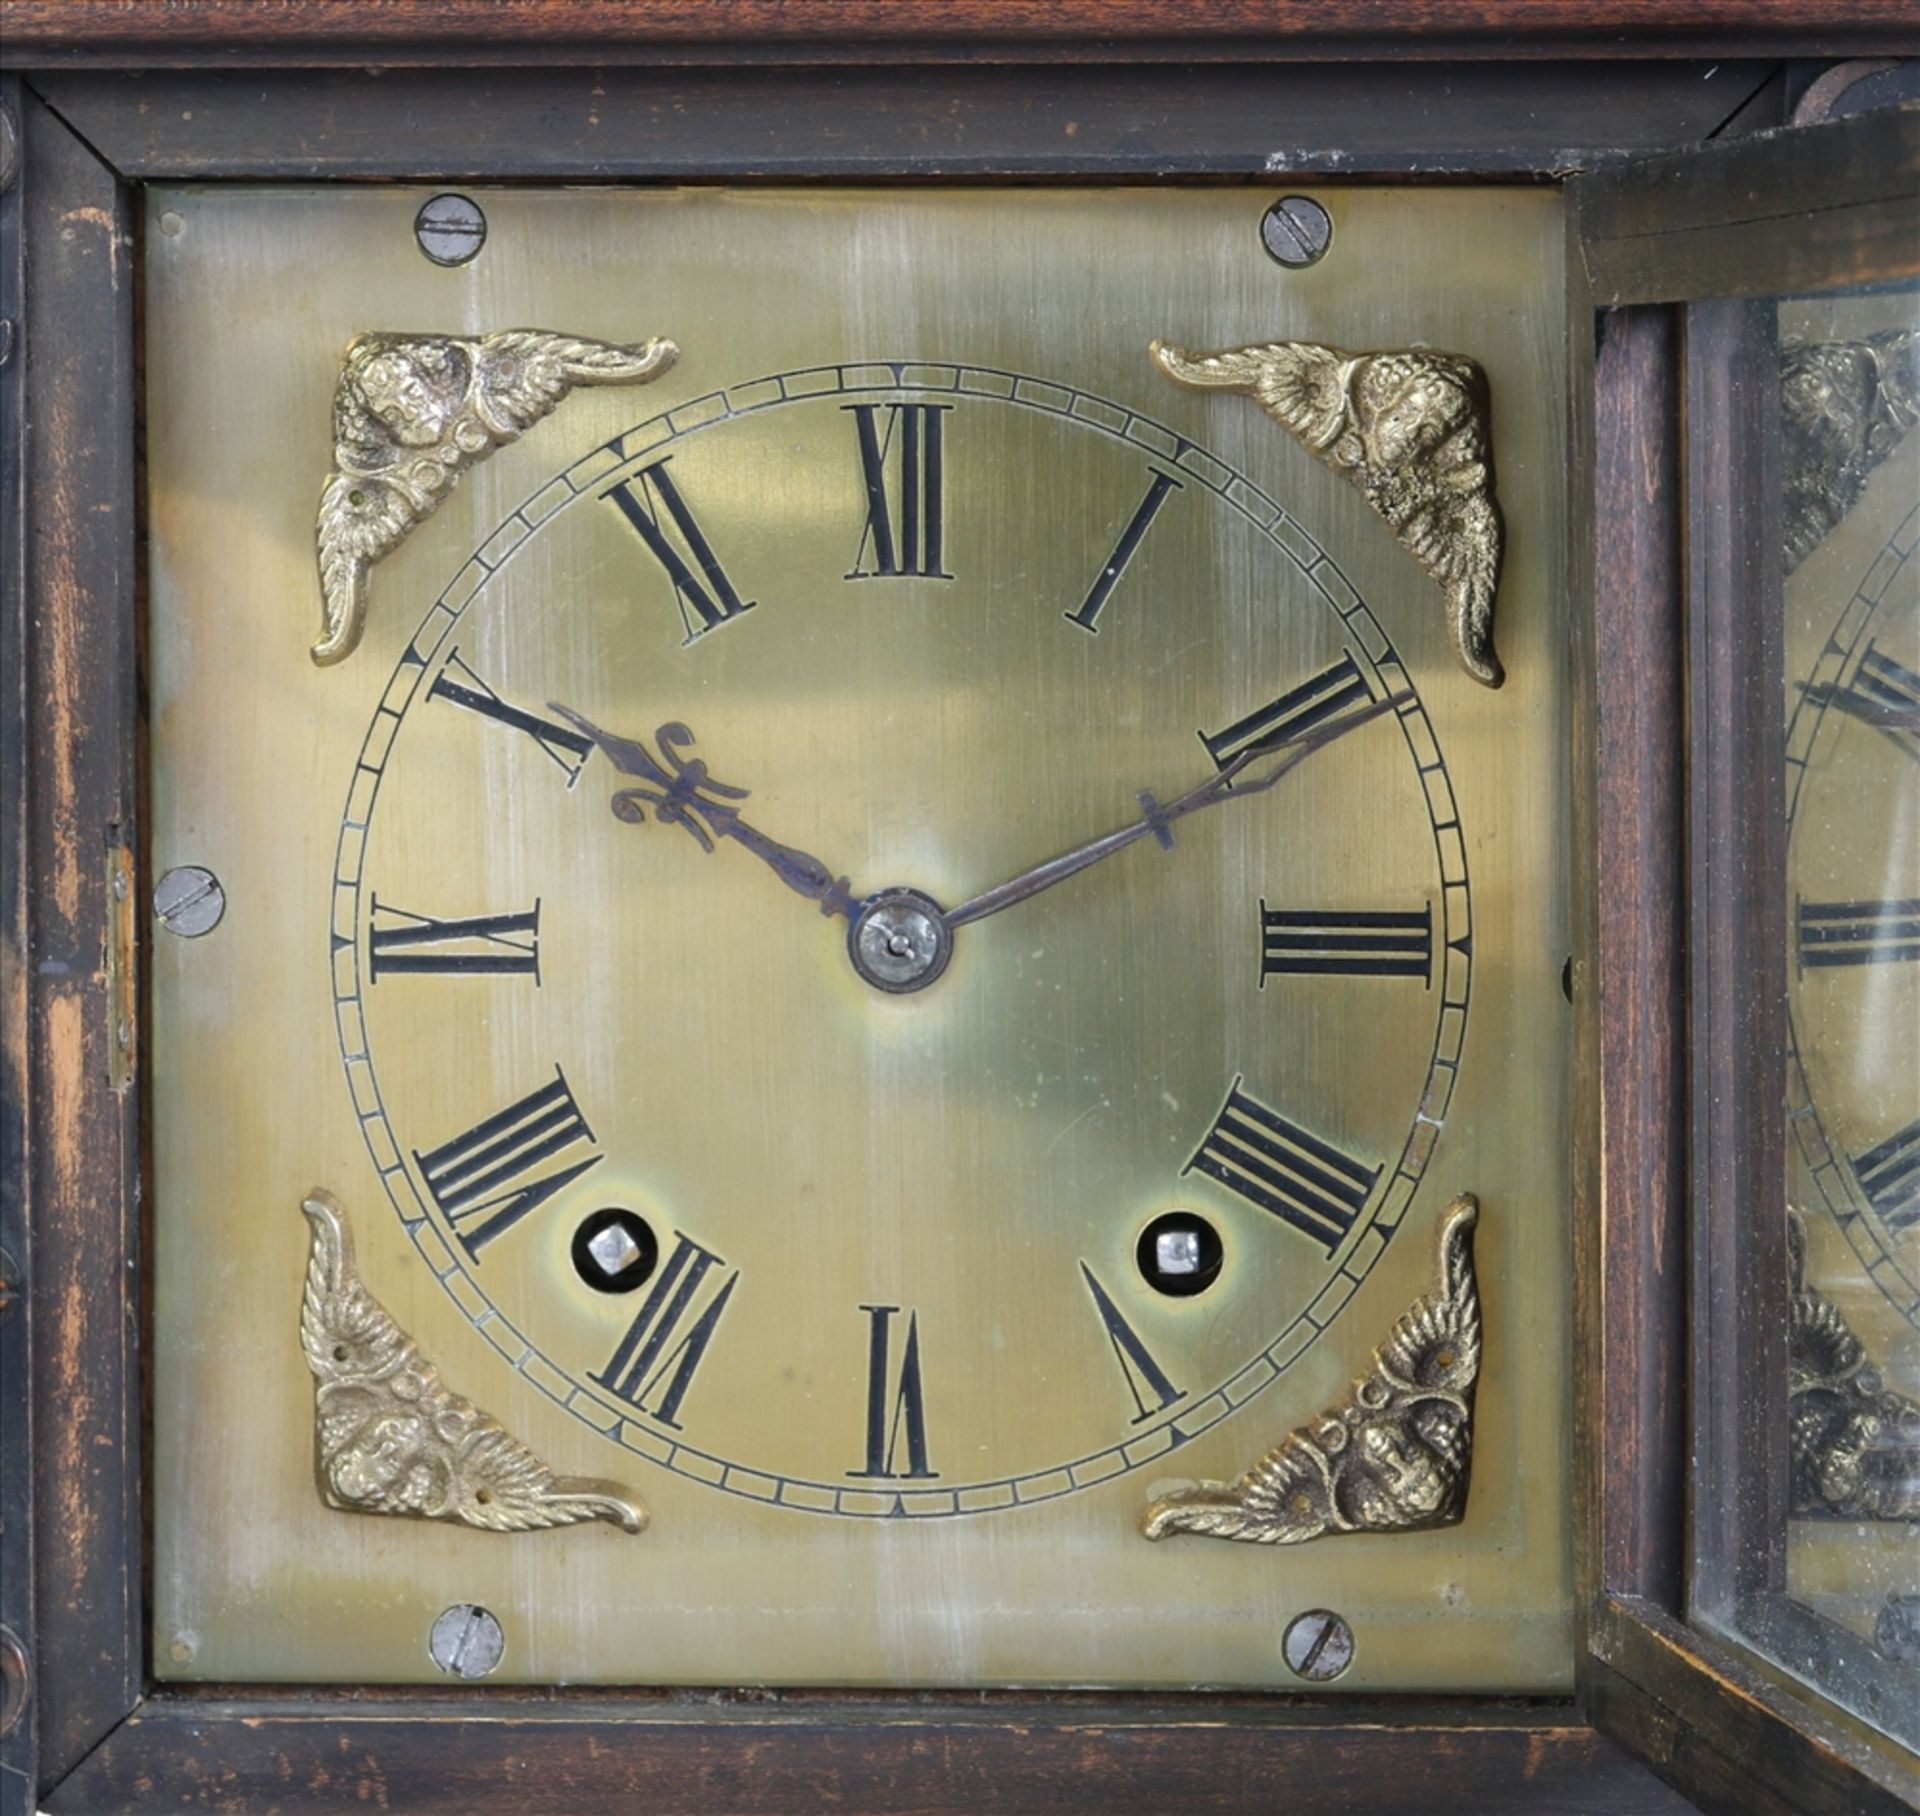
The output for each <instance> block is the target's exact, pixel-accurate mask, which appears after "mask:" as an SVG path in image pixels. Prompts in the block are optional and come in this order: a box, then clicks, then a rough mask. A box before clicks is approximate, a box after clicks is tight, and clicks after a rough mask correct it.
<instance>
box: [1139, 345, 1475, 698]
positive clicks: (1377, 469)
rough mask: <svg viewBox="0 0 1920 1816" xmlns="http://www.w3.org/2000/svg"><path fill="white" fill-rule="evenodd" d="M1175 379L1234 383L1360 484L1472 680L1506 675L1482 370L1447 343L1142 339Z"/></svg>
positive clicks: (1193, 383) (1223, 386)
mask: <svg viewBox="0 0 1920 1816" xmlns="http://www.w3.org/2000/svg"><path fill="white" fill-rule="evenodd" d="M1149 351H1150V353H1151V355H1152V357H1153V362H1154V364H1155V365H1157V366H1158V367H1159V368H1160V370H1161V371H1162V372H1163V373H1165V374H1166V376H1167V377H1168V378H1170V379H1172V380H1173V381H1174V383H1175V384H1180V385H1185V386H1187V387H1188V388H1189V389H1192V390H1196V391H1208V390H1220V391H1243V392H1246V393H1247V394H1248V395H1250V396H1252V397H1254V398H1255V399H1257V400H1258V401H1259V404H1260V407H1261V408H1262V409H1263V410H1265V411H1266V413H1267V414H1268V415H1269V416H1271V417H1272V418H1273V420H1274V421H1275V422H1277V423H1278V424H1279V425H1280V426H1281V428H1283V429H1285V430H1286V432H1287V433H1288V434H1289V435H1291V436H1292V437H1293V438H1294V440H1296V441H1297V442H1299V443H1300V445H1301V446H1302V447H1303V448H1305V449H1306V450H1307V452H1308V453H1309V454H1311V455H1313V457H1314V458H1315V459H1316V460H1318V461H1320V462H1321V463H1322V464H1323V465H1325V466H1328V467H1331V468H1332V469H1333V471H1334V472H1336V473H1338V474H1339V475H1340V476H1341V477H1342V478H1343V479H1346V480H1348V481H1349V482H1350V483H1352V484H1353V485H1355V486H1358V487H1359V489H1360V490H1361V491H1362V492H1364V493H1365V494H1366V499H1367V503H1368V504H1370V505H1371V506H1372V507H1373V508H1374V510H1375V512H1376V513H1378V515H1379V516H1380V517H1382V518H1383V519H1384V520H1385V522H1386V524H1387V527H1388V528H1389V529H1391V530H1392V531H1393V533H1394V535H1395V537H1396V538H1397V539H1398V540H1399V543H1400V546H1401V547H1402V548H1404V549H1405V550H1406V551H1407V552H1408V553H1409V554H1410V555H1412V556H1413V558H1414V559H1415V560H1416V561H1417V562H1419V563H1420V565H1421V566H1422V567H1423V568H1424V569H1425V570H1426V571H1427V573H1428V574H1429V575H1430V576H1431V577H1432V578H1433V579H1434V580H1435V581H1437V582H1438V583H1439V586H1440V589H1441V591H1442V593H1443V594H1444V595H1445V596H1446V609H1447V632H1448V635H1449V636H1450V637H1451V638H1452V640H1453V648H1454V653H1455V654H1456V655H1457V656H1458V657H1459V658H1460V662H1461V664H1462V666H1463V667H1464V668H1465V669H1466V671H1467V673H1468V674H1470V675H1471V676H1473V678H1474V679H1475V680H1476V681H1480V682H1483V683H1484V684H1485V685H1486V686H1488V687H1498V686H1499V685H1500V683H1501V682H1502V680H1504V679H1505V674H1504V671H1503V670H1502V669H1501V666H1500V658H1499V657H1498V656H1496V655H1495V654H1494V649H1493V601H1494V594H1495V592H1496V591H1497V590H1498V588H1499V585H1500V561H1501V556H1502V554H1503V552H1504V550H1505V547H1506V526H1505V524H1504V522H1503V521H1502V519H1501V516H1500V506H1499V504H1498V503H1497V502H1496V501H1495V499H1494V495H1493V424H1492V414H1491V408H1490V405H1489V402H1488V396H1487V377H1486V374H1485V373H1484V372H1483V371H1482V370H1481V369H1480V367H1479V366H1478V365H1476V364H1475V363H1474V361H1472V360H1470V359H1466V358H1463V357H1462V356H1461V355H1459V354H1456V353H1428V352H1424V351H1410V352H1380V353H1348V352H1346V351H1345V350H1343V349H1342V348H1339V347H1328V346H1323V345H1321V344H1320V343H1319V342H1317V341H1272V342H1269V343H1268V344H1266V345H1265V346H1253V347H1235V348H1231V349H1228V350H1227V351H1224V352H1220V353H1188V352H1187V351H1186V350H1185V349H1184V348H1181V347H1176V346H1174V345H1172V344H1171V343H1169V342H1167V341H1155V342H1154V343H1153V345H1152V347H1151V348H1150V349H1149Z"/></svg>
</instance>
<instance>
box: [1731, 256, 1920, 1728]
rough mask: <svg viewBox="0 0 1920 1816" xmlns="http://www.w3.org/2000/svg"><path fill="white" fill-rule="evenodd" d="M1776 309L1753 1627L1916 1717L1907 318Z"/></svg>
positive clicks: (1835, 1677)
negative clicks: (1765, 1289) (1780, 919)
mask: <svg viewBox="0 0 1920 1816" xmlns="http://www.w3.org/2000/svg"><path fill="white" fill-rule="evenodd" d="M1917 300H1920V299H1917V297H1916V292H1915V291H1914V290H1913V289H1911V288H1908V289H1904V290H1895V291H1891V292H1889V291H1884V290H1883V291H1877V292H1874V293H1869V294H1861V295H1846V296H1825V297H1811V298H1796V299H1790V300H1785V301H1783V302H1782V303H1781V304H1780V306H1779V317H1778V325H1779V339H1780V371H1781V393H1780V404H1781V408H1780V445H1779V462H1780V492H1781V538H1782V549H1783V556H1784V563H1783V565H1784V570H1785V582H1784V587H1783V609H1784V624H1783V630H1784V637H1783V649H1784V661H1785V677H1784V679H1785V684H1786V695H1785V708H1786V714H1787V732H1786V739H1787V742H1786V792H1787V799H1786V810H1787V815H1788V843H1787V879H1786V888H1787V892H1788V899H1787V902H1786V927H1787V941H1788V947H1789V950H1788V952H1787V954H1786V958H1787V998H1788V1021H1789V1030H1790V1032H1789V1048H1788V1053H1787V1078H1786V1089H1787V1112H1788V1140H1787V1174H1786V1189H1787V1199H1788V1206H1787V1213H1788V1253H1789V1270H1788V1274H1789V1277H1788V1286H1789V1292H1790V1300H1791V1305H1790V1316H1791V1357H1790V1363H1789V1393H1790V1407H1789V1419H1788V1449H1789V1470H1790V1492H1789V1523H1788V1532H1787V1543H1786V1585H1785V1588H1786V1594H1785V1596H1784V1597H1783V1598H1777V1599H1776V1601H1775V1603H1774V1605H1773V1606H1771V1608H1770V1610H1763V1609H1760V1608H1756V1609H1754V1610H1752V1611H1751V1617H1750V1618H1749V1619H1747V1620H1746V1621H1745V1623H1744V1624H1745V1625H1747V1626H1748V1628H1749V1632H1748V1634H1747V1637H1748V1638H1749V1639H1751V1640H1752V1641H1753V1642H1754V1643H1755V1644H1757V1645H1758V1646H1759V1647H1760V1648H1761V1649H1762V1650H1763V1651H1765V1652H1767V1653H1768V1654H1769V1655H1770V1656H1772V1657H1773V1658H1774V1659H1775V1660H1776V1662H1778V1663H1779V1664H1781V1665H1782V1666H1784V1667H1786V1668H1787V1669H1789V1670H1791V1671H1793V1672H1794V1673H1795V1674H1796V1675H1798V1676H1801V1677H1804V1678H1806V1679H1808V1680H1809V1681H1810V1682H1812V1683H1813V1684H1814V1685H1815V1686H1816V1687H1817V1688H1819V1689H1821V1690H1822V1691H1824V1692H1825V1693H1826V1694H1828V1695H1829V1696H1832V1697H1833V1698H1834V1699H1835V1700H1836V1701H1838V1702H1839V1703H1841V1704H1842V1705H1843V1706H1845V1707H1847V1708H1849V1709H1851V1710H1852V1711H1853V1712H1854V1713H1855V1714H1857V1715H1859V1716H1861V1717H1863V1718H1864V1719H1866V1720H1867V1721H1869V1722H1870V1723H1871V1724H1873V1725H1874V1726H1875V1727H1877V1728H1879V1729H1881V1730H1883V1731H1884V1732H1887V1733H1890V1734H1892V1735H1894V1736H1895V1737H1897V1738H1899V1739H1901V1740H1903V1741H1904V1742H1905V1744H1907V1745H1908V1746H1913V1745H1915V1744H1916V1738H1915V1734H1914V1728H1915V1726H1916V1722H1920V1643H1917V1642H1920V1596H1916V1591H1920V1524H1916V1523H1915V1522H1916V1521H1920V1404H1916V1399H1917V1398H1920V559H1916V555H1917V554H1920V551H1917V550H1916V538H1917V537H1920V434H1915V433H1912V431H1913V429H1914V425H1915V422H1916V418H1920V311H1917V309H1916V302H1917Z"/></svg>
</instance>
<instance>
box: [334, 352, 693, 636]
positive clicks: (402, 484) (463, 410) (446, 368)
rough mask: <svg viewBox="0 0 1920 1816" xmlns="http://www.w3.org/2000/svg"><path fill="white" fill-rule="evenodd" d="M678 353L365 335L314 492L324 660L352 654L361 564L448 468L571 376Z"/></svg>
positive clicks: (530, 412)
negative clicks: (329, 459) (327, 464)
mask: <svg viewBox="0 0 1920 1816" xmlns="http://www.w3.org/2000/svg"><path fill="white" fill-rule="evenodd" d="M678 356H679V349H678V348H676V347H675V346H674V344H673V342H672V341H669V340H659V339H654V340H649V341H646V342H643V343H642V344H641V345H639V346H637V347H616V346H612V345H609V344H608V343H607V342H605V341H596V340H580V339H576V338H574V337H573V336H570V335H564V334H549V333H547V332H546V331H545V330H543V329H539V328H508V329H506V330H504V331H503V332H501V333H499V334H485V335H481V336H480V337H479V338H477V339H473V340H462V339H458V338H456V337H454V336H452V335H445V334H362V335H359V336H357V337H356V338H355V339H354V340H353V341H352V342H351V343H350V344H349V345H348V347H347V351H346V357H345V359H344V360H343V361H342V362H341V366H340V382H339V384H338V385H337V386H336V387H335V390H334V394H333V473H332V475H331V476H330V477H329V478H328V480H327V483H326V484H325V486H324V487H322V488H321V492H320V517H319V522H318V524H317V526H316V528H315V532H314V534H315V541H316V545H317V548H318V553H319V562H320V594H321V602H322V614H323V615H322V620H321V622H322V633H321V637H320V641H319V642H318V643H316V644H315V645H314V646H313V659H314V661H315V662H316V663H319V664H320V665H321V666H322V667H325V666H326V665H327V664H329V663H334V662H338V661H340V660H342V659H343V658H344V657H346V656H349V655H351V654H352V653H353V651H354V649H355V648H356V647H357V646H358V644H359V642H360V631H361V627H362V625H363V624H364V622H365V620H366V611H367V569H368V568H369V567H370V566H371V565H372V564H373V563H374V562H376V561H378V560H379V559H380V558H381V556H383V555H388V554H391V553H392V552H393V550H395V549H396V548H398V547H399V546H400V544H401V543H402V542H404V541H405V540H406V539H407V537H408V536H409V535H410V534H411V533H412V531H413V529H414V527H415V525H417V524H418V523H420V522H421V521H422V520H423V519H424V518H426V517H429V516H431V515H432V514H433V512H434V511H435V510H436V509H437V508H438V507H439V504H440V501H441V499H443V498H444V497H445V496H446V495H447V493H448V491H449V490H450V489H451V488H452V486H453V483H454V481H455V480H456V479H458V478H459V477H460V475H461V474H462V473H464V472H465V471H466V470H467V468H468V467H470V466H473V465H475V464H476V463H477V462H479V461H482V460H485V459H486V457H487V456H488V455H489V454H491V453H492V452H493V451H494V449H495V448H500V447H505V446H506V444H507V443H508V442H510V441H517V440H518V439H519V438H520V436H521V435H522V434H524V433H525V432H526V431H527V430H528V429H529V428H531V427H532V426H533V425H534V424H535V423H536V422H538V421H539V420H540V419H541V417H543V416H547V415H550V414H551V413H552V412H553V411H554V410H556V409H557V408H559V406H560V403H561V400H562V399H564V398H565V397H566V395H567V393H568V392H569V391H571V390H572V389H573V387H574V386H575V385H637V384H643V383H645V381H646V380H648V379H650V378H657V377H658V376H659V375H660V374H661V373H662V372H664V371H666V369H667V368H668V367H669V366H671V365H672V364H673V362H674V360H675V359H676V358H677V357H678Z"/></svg>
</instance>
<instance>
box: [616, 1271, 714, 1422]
mask: <svg viewBox="0 0 1920 1816" xmlns="http://www.w3.org/2000/svg"><path fill="white" fill-rule="evenodd" d="M725 1266H726V1263H725V1262H724V1261H722V1260H721V1259H720V1257H719V1256H718V1255H716V1254H715V1253H714V1252H713V1251H712V1250H711V1249H708V1248H703V1247H701V1245H700V1244H699V1243H697V1242H695V1241H693V1240H692V1239H691V1238H690V1237H687V1236H682V1235H678V1234H676V1235H675V1237H674V1239H673V1252H672V1253H671V1254H670V1255H668V1257H667V1262H666V1265H665V1266H664V1267H663V1268H661V1270H660V1272H659V1274H658V1275H657V1276H655V1279H654V1282H653V1285H652V1286H651V1287H649V1288H648V1290H647V1296H646V1299H645V1300H644V1302H643V1303H642V1304H641V1307H640V1310H639V1311H638V1312H637V1313H636V1314H635V1316H634V1320H633V1323H632V1324H631V1325H629V1326H628V1328H627V1334H626V1335H625V1336H624V1337H622V1338H621V1339H620V1345H619V1347H618V1348H617V1349H616V1350H615V1351H614V1352H613V1354H612V1356H611V1357H609V1358H608V1361H607V1365H606V1367H605V1368H604V1369H602V1370H601V1371H600V1372H599V1373H598V1374H597V1375H594V1376H593V1377H592V1378H593V1379H594V1380H596V1381H598V1382H599V1383H600V1385H601V1386H602V1387H605V1388H607V1389H609V1390H610V1391H611V1392H613V1393H615V1394H617V1395H619V1397H620V1398H621V1399H623V1400H625V1401H626V1402H627V1403H628V1404H629V1405H630V1406H632V1407H634V1408H635V1409H636V1410H638V1411H640V1412H644V1413H648V1414H650V1415H651V1416H652V1417H654V1418H656V1419H658V1420H659V1421H660V1423H661V1424H662V1425H670V1426H672V1427H673V1429H674V1430H675V1431H678V1430H679V1429H680V1418H679V1414H680V1403H681V1402H682V1401H683V1400H685V1399H686V1397H687V1389H688V1388H690V1387H691V1386H692V1385H693V1378H694V1376H695V1375H696V1374H697V1373H698V1372H699V1369H700V1364H701V1362H702V1361H703V1360H704V1359H705V1357H706V1353H707V1347H708V1345H709V1344H711V1343H712V1342H713V1333H714V1332H715V1331H716V1330H718V1329H719V1328H720V1319H721V1316H722V1314H723V1313H724V1312H725V1311H726V1309H727V1301H728V1300H729V1299H731V1298H732V1297H733V1289H734V1287H735V1286H736V1285H737V1284H738V1283H739V1279H740V1270H739V1269H738V1268H735V1269H734V1270H733V1272H732V1273H730V1274H728V1275H727V1277H726V1279H725V1280H724V1281H722V1282H720V1283H719V1285H718V1287H717V1288H713V1287H712V1284H711V1282H710V1280H709V1276H710V1275H712V1274H713V1273H714V1271H715V1270H716V1269H718V1268H724V1267H725ZM703 1295H707V1296H706V1302H705V1304H704V1305H702V1304H701V1299H702V1297H703ZM696 1308H698V1309H696ZM649 1402H651V1404H649Z"/></svg>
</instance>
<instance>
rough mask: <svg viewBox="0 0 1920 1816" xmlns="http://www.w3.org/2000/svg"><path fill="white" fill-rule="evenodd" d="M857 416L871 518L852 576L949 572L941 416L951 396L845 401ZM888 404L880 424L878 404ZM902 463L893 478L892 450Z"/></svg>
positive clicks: (944, 576) (939, 576)
mask: <svg viewBox="0 0 1920 1816" xmlns="http://www.w3.org/2000/svg"><path fill="white" fill-rule="evenodd" d="M840 407H841V409H843V410H845V411H846V412H847V413H848V414H849V415H851V416H852V418H853V424H854V432H855V435H856V437H857V440H858V444H859V449H860V477H861V479H862V480H863V481H864V482H865V485H866V489H867V522H866V528H865V529H864V530H863V531H862V532H861V535H860V547H859V549H858V550H857V551H856V552H855V554H854V557H853V567H852V568H851V570H850V571H849V572H848V574H847V578H848V579H849V580H900V579H918V580H951V579H952V578H953V576H952V575H951V574H949V573H948V572H947V571H946V569H945V567H944V566H943V565H942V562H943V559H944V554H945V550H944V546H943V545H944V542H945V537H946V457H945V449H944V443H943V434H944V430H943V426H942V425H943V424H944V422H945V420H946V415H947V412H948V411H949V410H951V409H952V408H953V405H952V404H887V405H885V406H882V405H880V404H842V405H841V406H840ZM883 407H884V408H885V410H886V412H887V422H886V427H885V429H884V430H883V429H882V428H881V427H880V422H879V412H880V410H881V409H882V408H883ZM894 455H897V459H894V460H892V462H891V464H892V465H893V466H894V467H895V468H896V469H897V471H898V476H899V487H898V492H897V494H896V492H895V490H894V488H893V487H892V486H890V485H889V483H888V477H889V475H888V467H889V464H890V462H889V456H894Z"/></svg>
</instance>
